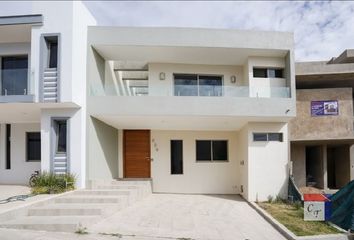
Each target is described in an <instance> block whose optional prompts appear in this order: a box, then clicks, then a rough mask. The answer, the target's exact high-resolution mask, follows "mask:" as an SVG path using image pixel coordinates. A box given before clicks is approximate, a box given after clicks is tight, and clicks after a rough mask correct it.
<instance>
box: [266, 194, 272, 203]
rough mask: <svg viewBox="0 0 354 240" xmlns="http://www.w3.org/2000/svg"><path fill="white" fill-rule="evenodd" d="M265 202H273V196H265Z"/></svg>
mask: <svg viewBox="0 0 354 240" xmlns="http://www.w3.org/2000/svg"><path fill="white" fill-rule="evenodd" d="M267 202H268V203H272V202H273V196H272V195H269V196H268V197H267Z"/></svg>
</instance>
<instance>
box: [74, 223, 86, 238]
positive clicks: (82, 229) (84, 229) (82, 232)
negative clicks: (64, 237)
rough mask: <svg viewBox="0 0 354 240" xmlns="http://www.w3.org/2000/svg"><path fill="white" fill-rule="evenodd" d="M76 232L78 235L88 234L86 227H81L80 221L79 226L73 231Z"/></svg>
mask: <svg viewBox="0 0 354 240" xmlns="http://www.w3.org/2000/svg"><path fill="white" fill-rule="evenodd" d="M75 233H76V234H80V235H84V234H88V232H87V228H86V227H83V226H82V225H81V223H79V226H78V228H77V230H76V231H75Z"/></svg>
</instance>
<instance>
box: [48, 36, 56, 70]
mask: <svg viewBox="0 0 354 240" xmlns="http://www.w3.org/2000/svg"><path fill="white" fill-rule="evenodd" d="M57 66H58V43H57V42H50V43H49V68H56V67H57Z"/></svg>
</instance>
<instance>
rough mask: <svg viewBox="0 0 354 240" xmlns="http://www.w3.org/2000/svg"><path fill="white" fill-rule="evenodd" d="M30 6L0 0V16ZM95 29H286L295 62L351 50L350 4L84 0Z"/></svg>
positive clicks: (353, 8)
mask: <svg viewBox="0 0 354 240" xmlns="http://www.w3.org/2000/svg"><path fill="white" fill-rule="evenodd" d="M29 5H30V3H28V2H15V1H11V2H0V15H11V14H16V13H19V14H23V13H24V12H25V11H26V8H29V7H28V6H29ZM85 5H86V6H87V8H88V9H89V10H90V12H91V13H92V14H93V15H94V16H95V17H96V19H97V20H98V24H99V25H115V26H167V27H202V28H226V29H247V30H264V31H287V32H293V33H294V39H295V59H296V60H297V61H318V60H329V59H330V58H332V57H336V56H338V55H339V54H340V53H341V52H343V51H344V50H345V49H349V48H354V1H309V2H305V1H247V2H244V1H215V2H213V1H205V2H203V1H173V2H163V1H146V2H144V1H86V2H85Z"/></svg>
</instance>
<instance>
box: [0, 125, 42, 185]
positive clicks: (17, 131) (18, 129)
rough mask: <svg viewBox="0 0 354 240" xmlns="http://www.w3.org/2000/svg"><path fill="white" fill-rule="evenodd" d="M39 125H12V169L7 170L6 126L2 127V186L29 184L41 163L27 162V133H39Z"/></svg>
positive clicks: (0, 130)
mask: <svg viewBox="0 0 354 240" xmlns="http://www.w3.org/2000/svg"><path fill="white" fill-rule="evenodd" d="M39 131H40V124H39V123H26V124H11V169H5V167H6V158H5V152H6V150H5V139H6V135H5V132H6V130H5V124H1V125H0V184H24V185H27V184H28V180H29V177H30V176H31V174H32V173H33V172H34V171H37V170H40V169H41V162H27V161H26V132H39Z"/></svg>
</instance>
